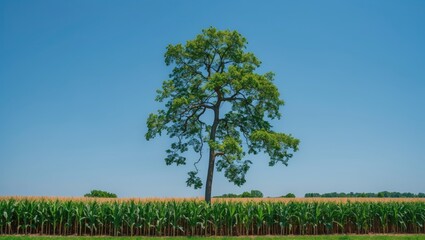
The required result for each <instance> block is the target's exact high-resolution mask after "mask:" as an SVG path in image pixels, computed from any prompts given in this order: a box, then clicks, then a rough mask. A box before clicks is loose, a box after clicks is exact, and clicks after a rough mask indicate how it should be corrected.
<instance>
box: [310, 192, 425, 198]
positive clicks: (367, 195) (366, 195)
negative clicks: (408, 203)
mask: <svg viewBox="0 0 425 240" xmlns="http://www.w3.org/2000/svg"><path fill="white" fill-rule="evenodd" d="M305 197H306V198H311V197H323V198H339V197H342V198H347V197H348V198H349V197H360V198H425V194H424V193H418V194H414V193H409V192H406V193H400V192H388V191H383V192H378V193H353V192H350V193H337V192H332V193H324V194H319V193H306V194H305Z"/></svg>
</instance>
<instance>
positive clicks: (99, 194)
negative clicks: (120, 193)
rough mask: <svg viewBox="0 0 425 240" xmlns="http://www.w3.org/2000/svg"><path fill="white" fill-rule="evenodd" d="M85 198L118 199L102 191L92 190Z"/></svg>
mask: <svg viewBox="0 0 425 240" xmlns="http://www.w3.org/2000/svg"><path fill="white" fill-rule="evenodd" d="M84 197H98V198H116V197H117V195H116V194H115V193H110V192H106V191H102V190H91V191H90V193H87V194H84Z"/></svg>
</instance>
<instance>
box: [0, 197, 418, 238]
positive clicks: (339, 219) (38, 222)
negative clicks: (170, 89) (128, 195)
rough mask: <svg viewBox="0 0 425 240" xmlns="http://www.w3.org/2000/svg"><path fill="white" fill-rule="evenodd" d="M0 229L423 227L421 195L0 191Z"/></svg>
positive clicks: (155, 231)
mask: <svg viewBox="0 0 425 240" xmlns="http://www.w3.org/2000/svg"><path fill="white" fill-rule="evenodd" d="M0 214H1V216H0V234H42V235H91V236H93V235H113V236H189V235H190V236H193V235H198V236H199V235H202V236H238V235H288V234H294V235H305V234H306V235H319V234H342V233H344V234H369V233H425V225H424V223H425V202H423V201H400V200H398V201H386V202H383V201H350V200H347V201H313V200H309V201H296V200H295V201H273V200H271V201H258V200H257V201H215V202H213V203H212V204H207V203H205V202H203V201H200V200H199V199H198V200H178V199H177V200H176V199H175V200H168V201H156V200H151V201H142V200H139V201H137V200H118V201H111V200H110V201H96V200H93V199H88V200H75V199H62V200H59V199H49V198H43V199H37V198H33V199H31V198H1V199H0Z"/></svg>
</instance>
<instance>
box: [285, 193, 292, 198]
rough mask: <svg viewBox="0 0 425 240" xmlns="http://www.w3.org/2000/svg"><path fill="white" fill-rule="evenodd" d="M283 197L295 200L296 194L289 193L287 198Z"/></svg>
mask: <svg viewBox="0 0 425 240" xmlns="http://www.w3.org/2000/svg"><path fill="white" fill-rule="evenodd" d="M282 197H284V198H295V194H293V193H288V194H286V195H285V196H282Z"/></svg>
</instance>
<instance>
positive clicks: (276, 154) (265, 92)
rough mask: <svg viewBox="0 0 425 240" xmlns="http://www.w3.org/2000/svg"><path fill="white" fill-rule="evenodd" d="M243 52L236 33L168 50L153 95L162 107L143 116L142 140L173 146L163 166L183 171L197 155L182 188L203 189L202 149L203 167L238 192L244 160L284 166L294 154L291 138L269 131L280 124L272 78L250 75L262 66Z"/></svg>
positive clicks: (212, 32)
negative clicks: (166, 71)
mask: <svg viewBox="0 0 425 240" xmlns="http://www.w3.org/2000/svg"><path fill="white" fill-rule="evenodd" d="M246 45H247V40H246V39H245V38H244V37H243V36H242V35H241V34H239V33H238V32H237V31H229V30H224V31H219V30H217V29H215V28H213V27H210V28H208V29H204V30H203V31H202V33H201V34H199V35H198V36H196V37H195V38H194V39H193V40H189V41H187V42H186V44H176V45H169V46H167V51H166V53H165V63H166V64H167V66H168V65H172V66H173V70H172V73H171V74H170V76H169V77H170V79H168V80H166V81H164V82H163V84H162V88H161V89H159V90H157V97H156V101H159V102H164V108H163V109H160V110H158V111H157V112H156V113H152V114H150V115H149V118H148V120H147V127H148V131H147V133H146V139H147V140H150V139H152V138H154V137H156V136H157V135H161V133H163V132H165V133H166V134H167V135H168V136H169V137H170V138H172V139H174V140H175V141H174V142H173V143H172V144H171V146H170V148H169V149H168V150H166V152H167V157H166V158H165V162H166V164H167V165H172V164H176V165H185V164H186V163H187V161H186V160H187V159H186V157H185V153H186V152H187V151H189V150H192V151H194V152H195V153H198V154H199V159H197V160H196V161H195V164H194V165H195V169H194V170H193V171H190V172H189V173H188V175H189V178H188V180H187V181H186V183H187V185H188V186H193V187H194V188H195V189H196V188H201V187H202V181H201V179H200V178H199V176H198V169H197V167H196V164H197V163H198V162H199V161H200V160H201V159H202V153H203V149H204V147H205V146H207V147H209V149H210V154H209V158H210V159H209V161H210V162H212V163H213V164H214V163H215V167H217V170H218V171H224V175H225V177H226V178H227V179H228V180H229V181H230V182H233V183H234V184H236V185H238V186H240V185H242V184H244V183H245V181H246V180H245V175H246V172H247V171H248V170H249V168H250V165H251V163H252V162H251V161H250V160H249V159H246V156H247V155H248V154H257V153H259V152H264V153H266V154H267V155H268V156H269V165H270V166H273V165H275V164H276V163H278V162H281V163H283V164H285V165H287V164H288V161H289V159H290V158H291V157H292V154H293V152H294V151H297V150H298V145H299V140H298V139H296V138H294V137H292V136H291V135H288V134H284V133H278V132H275V131H273V130H272V128H273V127H272V125H271V123H270V120H272V119H275V118H277V119H279V118H280V116H281V115H280V113H279V109H280V107H281V106H282V105H283V103H284V102H283V100H282V99H280V94H279V91H278V89H277V87H276V86H275V85H274V83H273V80H274V74H273V73H271V72H268V73H265V74H259V73H256V72H255V71H256V69H257V68H258V67H260V64H261V62H260V60H259V59H258V58H257V57H256V56H255V55H254V54H253V53H250V52H246ZM213 166H214V165H213ZM212 173H213V171H212V170H211V169H209V174H211V175H212Z"/></svg>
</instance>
